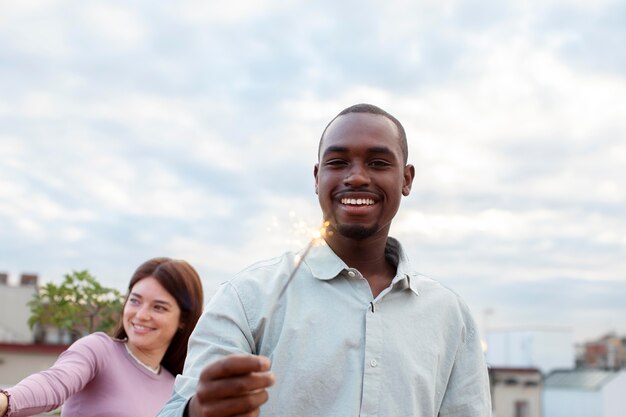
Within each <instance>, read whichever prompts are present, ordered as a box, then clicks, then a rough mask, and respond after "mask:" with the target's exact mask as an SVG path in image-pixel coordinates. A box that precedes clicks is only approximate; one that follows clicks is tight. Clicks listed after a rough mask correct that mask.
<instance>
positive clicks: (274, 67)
mask: <svg viewBox="0 0 626 417" xmlns="http://www.w3.org/2000/svg"><path fill="white" fill-rule="evenodd" d="M355 5H357V4H356V3H354V2H348V3H336V2H335V3H331V2H321V3H310V2H299V1H293V2H287V3H284V2H277V1H273V0H266V1H263V2H244V3H236V4H235V3H233V4H225V5H220V6H215V5H213V4H210V3H208V2H198V1H191V0H189V1H182V2H177V3H175V4H174V3H172V4H166V5H163V4H154V2H138V3H133V4H126V3H120V2H113V3H102V2H96V3H88V4H87V3H85V4H83V3H80V4H78V3H72V2H61V3H58V2H44V1H24V2H19V3H15V2H14V3H3V4H2V5H1V6H0V23H1V24H0V35H1V36H0V49H2V50H3V51H5V53H4V55H3V57H4V61H3V65H2V66H0V87H1V88H2V91H3V94H2V96H1V97H0V153H1V154H2V155H3V157H2V159H0V236H1V237H0V269H7V270H10V271H19V270H20V269H24V270H36V271H39V272H40V273H41V275H42V279H43V280H58V279H60V277H61V276H62V275H63V274H64V273H67V272H68V271H70V270H71V269H85V268H87V269H90V270H91V272H92V273H94V274H95V275H96V276H98V277H101V278H102V280H103V281H104V282H105V284H108V285H115V286H117V287H119V288H124V287H125V285H126V282H127V280H128V277H129V276H130V274H131V273H132V271H133V269H134V268H135V267H136V266H137V265H139V263H141V262H143V261H144V260H145V259H147V258H149V257H153V256H162V255H170V256H176V257H181V258H186V259H189V260H190V261H191V262H192V264H194V265H197V267H198V269H199V270H200V271H201V273H202V276H203V277H204V280H205V286H206V287H207V288H209V287H210V288H213V287H214V286H215V285H217V283H218V282H219V281H220V280H222V279H224V278H226V277H228V276H231V275H232V274H234V273H235V272H236V271H238V270H240V269H241V268H243V267H245V266H246V265H247V264H249V263H252V262H254V261H256V260H258V259H261V258H264V257H269V256H274V255H277V254H279V253H280V252H282V251H284V250H287V249H288V250H297V249H298V248H300V247H301V246H302V245H303V244H304V242H305V241H306V239H302V237H301V236H297V235H298V234H299V233H301V232H299V231H297V230H296V229H297V228H294V226H293V225H294V224H299V223H300V222H301V221H302V222H304V223H305V224H307V225H311V226H312V227H313V228H315V227H314V226H315V225H316V224H317V222H319V221H320V217H321V214H320V212H319V208H318V204H317V202H316V197H315V194H314V192H313V177H312V168H313V165H314V164H315V162H316V160H317V145H318V140H319V137H320V134H321V132H322V130H323V128H324V126H325V125H326V123H328V121H329V120H330V119H331V118H332V117H334V116H335V114H337V113H338V112H339V111H340V110H341V109H343V108H345V107H347V106H349V105H351V104H354V103H357V102H370V103H374V104H377V105H380V106H381V107H383V108H385V109H386V110H389V111H390V112H391V113H392V114H394V115H396V116H397V117H398V118H399V119H400V120H402V121H403V123H404V125H405V128H406V130H407V133H408V135H409V141H410V145H409V146H410V160H411V161H412V163H414V164H415V166H416V172H417V175H416V179H415V183H414V186H413V192H412V195H411V196H410V197H408V198H407V199H405V201H404V202H403V208H402V209H401V210H400V212H399V215H398V218H397V220H396V222H395V224H394V227H393V234H394V235H396V236H398V237H400V238H401V240H402V242H403V243H404V245H405V248H406V250H407V251H408V252H409V254H410V256H411V258H412V259H413V260H414V263H415V264H416V267H417V268H418V269H419V270H420V271H422V272H425V273H427V274H429V275H433V276H434V277H435V278H438V279H441V280H442V281H443V282H445V283H446V284H448V285H450V286H451V287H453V288H454V289H455V290H457V291H458V292H459V293H461V294H462V295H463V296H464V297H465V298H467V299H468V302H469V303H470V305H471V306H472V308H473V309H474V310H475V311H479V312H480V311H481V309H483V308H487V307H489V306H492V307H493V306H494V303H495V302H496V301H498V304H497V305H495V308H496V309H497V311H498V313H497V315H498V316H499V317H501V318H502V322H506V321H507V320H508V321H510V322H514V321H516V322H521V321H532V320H533V317H535V318H536V317H540V318H541V317H543V316H546V315H549V314H548V313H547V312H549V311H550V309H551V308H552V306H553V305H554V306H556V305H558V308H559V309H561V310H560V314H558V315H557V314H555V317H556V316H558V318H559V320H562V321H565V322H567V321H568V320H570V319H571V320H572V323H575V322H578V321H579V318H581V317H582V316H584V314H588V317H593V318H595V319H597V320H604V321H605V322H608V319H607V317H609V316H611V317H621V318H623V315H622V312H621V311H622V309H621V304H617V297H612V296H611V294H617V295H619V294H623V290H624V289H623V288H621V287H620V286H619V285H617V283H618V282H620V280H623V278H624V271H626V264H625V263H626V261H625V259H626V256H625V255H626V236H625V235H624V233H623V230H626V224H625V222H626V221H625V220H624V219H623V207H624V203H625V202H626V191H624V190H626V182H625V180H624V179H623V178H624V176H623V174H622V171H623V166H624V164H625V163H626V145H625V144H624V141H623V137H624V133H625V132H626V104H624V103H626V100H624V97H626V74H625V72H624V68H625V67H624V66H623V63H624V62H623V59H622V55H620V54H617V53H615V51H616V50H619V48H617V47H616V46H615V45H619V42H620V39H623V38H624V37H625V36H626V35H625V34H626V31H624V28H623V25H620V22H621V21H620V16H622V15H623V11H624V9H623V6H622V5H621V4H620V3H619V2H615V1H609V0H603V1H601V2H587V1H582V0H562V1H551V2H547V3H546V2H540V1H531V2H524V3H520V4H512V3H511V4H505V3H497V2H492V3H490V4H484V3H481V5H480V6H481V7H480V8H479V7H477V6H478V5H477V4H476V2H472V1H460V0H459V1H424V2H417V3H416V2H408V1H401V2H379V1H370V2H367V1H366V2H360V3H358V7H355ZM479 11H480V12H479ZM598 22H600V24H598ZM622 43H623V42H622ZM290 213H294V215H293V216H292V215H290ZM35 255H36V256H35ZM563 288H567V290H568V293H567V294H560V293H559V294H558V297H557V296H555V297H556V298H557V299H558V300H557V301H558V302H552V301H551V300H550V298H549V297H547V296H543V297H542V294H555V293H557V292H558V291H559V290H562V289H563ZM590 290H593V293H594V299H597V300H606V303H605V304H606V305H605V307H604V309H601V308H600V307H599V306H598V305H595V304H594V305H593V306H592V305H591V304H590V303H591V301H589V300H586V299H584V300H583V298H584V296H585V294H586V291H590ZM569 292H571V294H570V293H569ZM515 297H517V301H516V302H517V303H519V305H518V304H516V303H514V302H513V301H509V299H513V298H515ZM499 300H502V302H500V301H499ZM505 300H506V301H505ZM532 300H536V301H532ZM581 300H582V301H581ZM578 302H581V303H582V304H584V306H585V307H584V308H581V309H577V307H576V305H577V303H578ZM508 304H510V305H511V306H515V308H513V307H507V305H508ZM531 306H532V307H531ZM603 314H604V315H603ZM589 320H591V319H589ZM589 320H588V321H585V322H584V323H586V324H585V325H584V326H585V329H586V330H584V334H585V335H588V334H592V333H593V328H592V326H590V325H589V323H590V321H589ZM622 321H623V320H622ZM580 322H581V323H582V321H580ZM615 323H617V324H616V326H617V327H619V326H620V325H619V323H620V321H619V320H617V319H616V320H615ZM622 328H623V326H622ZM623 330H624V331H626V328H623ZM581 334H582V333H581ZM581 337H582V336H581Z"/></svg>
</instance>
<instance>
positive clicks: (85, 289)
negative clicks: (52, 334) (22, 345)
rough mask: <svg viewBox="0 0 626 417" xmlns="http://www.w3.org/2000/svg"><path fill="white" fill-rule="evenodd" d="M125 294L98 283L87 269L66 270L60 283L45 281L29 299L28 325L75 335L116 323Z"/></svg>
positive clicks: (99, 329) (106, 328) (106, 329)
mask: <svg viewBox="0 0 626 417" xmlns="http://www.w3.org/2000/svg"><path fill="white" fill-rule="evenodd" d="M123 303H124V296H123V295H122V294H121V293H120V292H119V291H118V290H116V289H114V288H106V287H103V286H102V285H100V283H99V282H98V280H96V278H95V277H94V276H92V275H91V274H90V273H89V272H88V271H86V270H85V271H78V272H77V271H74V272H72V273H71V274H66V275H65V279H64V280H63V282H62V283H61V284H60V285H55V284H53V283H48V284H46V285H45V286H43V287H41V288H40V289H39V292H38V293H37V294H35V295H34V296H33V299H32V300H31V301H30V302H29V303H28V306H29V307H30V311H31V316H30V318H29V319H28V325H29V326H30V327H31V329H32V328H33V327H34V326H35V325H36V324H37V325H40V326H43V327H48V326H51V327H56V328H58V329H61V330H65V331H67V332H69V333H70V334H71V335H73V336H75V337H80V335H83V334H86V333H93V332H96V331H103V332H106V333H110V331H112V330H113V329H114V327H115V326H116V324H117V322H118V320H119V317H120V314H121V312H122V306H123Z"/></svg>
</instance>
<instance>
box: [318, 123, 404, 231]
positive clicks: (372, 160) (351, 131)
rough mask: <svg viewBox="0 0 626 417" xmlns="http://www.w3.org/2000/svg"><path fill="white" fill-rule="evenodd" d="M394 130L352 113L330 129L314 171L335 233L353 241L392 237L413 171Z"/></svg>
mask: <svg viewBox="0 0 626 417" xmlns="http://www.w3.org/2000/svg"><path fill="white" fill-rule="evenodd" d="M403 160H404V159H403V155H402V150H401V147H400V140H399V138H398V131H397V128H396V126H395V124H394V123H393V122H392V121H391V120H389V119H387V118H386V117H384V116H382V115H378V114H371V113H348V114H346V115H343V116H340V117H338V118H337V119H335V121H334V122H333V123H332V124H331V125H330V126H329V127H328V129H327V130H326V134H325V135H324V138H323V140H322V144H321V146H320V160H319V163H318V164H317V165H316V166H315V170H314V175H315V192H316V194H317V195H318V197H319V201H320V206H321V208H322V212H323V214H324V219H325V220H328V221H329V222H330V228H331V230H334V231H335V232H337V233H339V234H340V235H342V236H344V237H347V238H351V239H358V240H361V239H366V238H369V237H371V236H378V235H380V236H384V237H386V236H387V233H388V232H389V227H390V225H391V221H392V219H393V217H394V216H395V214H396V212H397V211H398V207H399V206H400V199H401V198H402V197H401V196H402V195H405V196H406V195H409V192H410V191H411V183H412V182H413V176H414V169H413V167H412V166H411V165H407V166H405V165H404V163H403Z"/></svg>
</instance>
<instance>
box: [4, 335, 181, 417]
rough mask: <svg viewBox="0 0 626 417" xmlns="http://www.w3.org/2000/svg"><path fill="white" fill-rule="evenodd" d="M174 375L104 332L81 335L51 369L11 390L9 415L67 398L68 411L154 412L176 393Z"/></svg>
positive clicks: (93, 414) (150, 416)
mask: <svg viewBox="0 0 626 417" xmlns="http://www.w3.org/2000/svg"><path fill="white" fill-rule="evenodd" d="M173 385H174V376H172V374H171V373H170V372H168V371H167V370H166V369H165V368H161V371H160V372H159V373H158V374H154V373H152V372H150V371H149V370H148V369H145V368H144V367H143V366H141V365H140V364H139V363H137V361H136V360H135V359H134V358H133V357H132V356H130V354H129V353H128V351H127V350H126V347H125V346H124V342H122V341H119V340H116V339H112V338H110V337H109V336H107V335H106V334H104V333H94V334H91V335H89V336H85V337H83V338H82V339H80V340H78V341H76V342H75V343H74V344H72V346H70V347H69V349H68V350H66V351H65V352H63V353H62V354H61V355H60V356H59V358H58V359H57V361H56V362H55V364H54V365H53V366H52V367H51V368H50V369H48V370H46V371H43V372H39V373H37V374H33V375H31V376H29V377H27V378H25V379H23V380H22V381H21V382H20V383H19V384H17V385H16V386H14V387H12V388H9V389H8V390H7V391H8V392H9V394H11V400H10V405H11V412H10V413H9V414H8V416H9V417H19V416H31V415H33V414H38V413H42V412H45V411H50V410H54V409H55V408H58V407H59V406H61V405H62V404H63V411H62V414H61V415H62V416H63V417H73V416H90V417H98V416H119V417H143V416H145V417H154V416H155V415H156V414H157V413H158V412H159V410H160V409H161V408H162V407H163V405H164V404H165V402H166V401H167V400H168V399H169V398H170V396H171V394H172V387H173Z"/></svg>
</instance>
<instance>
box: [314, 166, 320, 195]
mask: <svg viewBox="0 0 626 417" xmlns="http://www.w3.org/2000/svg"><path fill="white" fill-rule="evenodd" d="M318 172H319V164H315V166H314V167H313V176H314V177H315V194H319V193H318V192H317V185H318V181H317V173H318Z"/></svg>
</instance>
